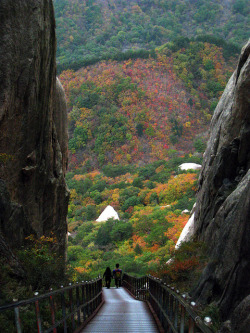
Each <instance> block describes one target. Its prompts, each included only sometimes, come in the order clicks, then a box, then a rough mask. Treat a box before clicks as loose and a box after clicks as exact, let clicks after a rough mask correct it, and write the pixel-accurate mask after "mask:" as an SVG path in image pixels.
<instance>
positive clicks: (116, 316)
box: [81, 288, 159, 333]
mask: <svg viewBox="0 0 250 333" xmlns="http://www.w3.org/2000/svg"><path fill="white" fill-rule="evenodd" d="M103 294H104V299H105V303H104V305H103V306H102V308H101V309H100V311H99V312H98V313H97V315H96V316H95V317H94V318H93V319H92V320H91V321H90V322H89V323H88V325H87V326H86V327H85V328H84V329H83V330H82V331H81V332H82V333H86V332H89V333H96V332H99V333H105V332H119V333H120V332H130V333H133V332H134V333H137V332H145V333H151V332H152V333H158V332H159V331H158V328H157V325H156V323H155V321H154V319H153V317H152V315H151V312H150V311H149V309H148V306H147V304H146V303H145V302H142V301H137V300H135V299H134V298H133V297H132V296H130V295H129V294H128V293H127V292H126V291H125V289H123V288H118V289H116V288H110V289H106V288H104V289H103Z"/></svg>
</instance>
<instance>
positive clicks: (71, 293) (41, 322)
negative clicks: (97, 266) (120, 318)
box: [0, 278, 103, 333]
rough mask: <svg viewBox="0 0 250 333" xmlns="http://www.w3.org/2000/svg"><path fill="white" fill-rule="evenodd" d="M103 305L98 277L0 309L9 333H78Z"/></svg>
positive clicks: (100, 280) (100, 281)
mask: <svg viewBox="0 0 250 333" xmlns="http://www.w3.org/2000/svg"><path fill="white" fill-rule="evenodd" d="M102 302H103V297H102V279H101V278H96V279H95V280H92V281H85V282H84V281H82V282H81V283H79V282H77V283H76V284H74V285H72V284H71V283H70V284H69V286H67V287H63V286H61V289H58V290H55V291H53V290H52V289H51V290H50V292H48V293H46V294H43V295H40V296H38V293H35V297H34V298H30V299H27V300H22V301H19V302H18V301H16V302H14V303H12V304H8V305H4V306H1V307H0V315H1V320H4V318H6V322H7V323H9V326H8V328H7V330H6V332H8V333H10V332H17V333H29V332H32V333H33V332H38V333H49V332H53V333H61V332H63V333H70V332H78V331H80V329H81V328H82V327H84V326H85V324H86V322H87V321H88V319H89V318H90V317H91V315H92V314H93V313H94V312H95V311H97V309H98V307H99V306H101V304H102ZM3 332H5V331H4V329H3V330H2V328H1V333H3Z"/></svg>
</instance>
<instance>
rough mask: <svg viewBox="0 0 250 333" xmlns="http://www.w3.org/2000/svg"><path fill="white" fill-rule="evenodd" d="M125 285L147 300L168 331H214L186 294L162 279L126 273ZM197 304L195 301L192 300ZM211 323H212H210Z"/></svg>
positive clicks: (209, 332)
mask: <svg viewBox="0 0 250 333" xmlns="http://www.w3.org/2000/svg"><path fill="white" fill-rule="evenodd" d="M123 286H124V287H125V288H126V289H128V290H129V291H130V292H131V293H132V294H133V295H134V296H135V297H136V298H138V299H141V300H147V301H148V302H149V303H150V305H151V307H152V308H153V310H154V312H155V314H156V315H157V317H158V319H159V320H160V322H161V325H162V327H163V328H164V331H165V332H167V333H184V331H185V329H187V328H188V332H189V333H199V332H200V333H212V331H211V329H210V328H209V327H208V326H207V325H206V324H205V323H204V321H203V320H202V319H201V318H200V316H199V315H198V314H197V313H196V311H195V310H194V309H193V307H192V306H191V305H189V304H188V303H187V301H186V295H184V294H183V295H182V296H181V295H180V293H179V291H178V290H176V291H175V289H174V287H170V286H169V285H166V283H163V282H162V280H160V279H158V278H155V277H152V276H143V277H140V278H136V277H133V276H131V275H128V274H126V273H124V275H123ZM191 304H193V305H194V306H195V303H194V302H191ZM209 324H210V325H211V323H209Z"/></svg>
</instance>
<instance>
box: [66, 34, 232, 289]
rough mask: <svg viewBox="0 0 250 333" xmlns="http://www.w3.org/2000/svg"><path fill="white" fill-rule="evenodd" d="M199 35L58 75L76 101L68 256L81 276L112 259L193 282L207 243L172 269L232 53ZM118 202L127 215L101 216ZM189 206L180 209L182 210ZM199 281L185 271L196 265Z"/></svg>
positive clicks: (73, 108) (131, 269)
mask: <svg viewBox="0 0 250 333" xmlns="http://www.w3.org/2000/svg"><path fill="white" fill-rule="evenodd" d="M223 52H224V49H223V48H221V47H218V46H216V45H214V44H210V43H206V42H201V41H199V42H198V41H196V42H186V43H185V47H181V48H180V47H178V45H177V43H175V42H173V43H171V44H165V45H163V46H162V47H160V48H159V49H158V50H157V52H156V56H155V57H154V58H149V59H136V60H135V59H134V60H127V61H120V62H118V61H111V60H110V61H102V62H100V63H98V64H95V65H91V66H88V67H85V68H82V69H80V70H78V71H77V72H74V71H72V70H68V71H64V72H62V74H61V75H60V79H61V81H62V84H63V86H64V88H65V93H66V97H67V100H68V105H69V131H70V140H69V149H70V159H69V170H70V172H68V174H67V184H68V186H69V188H70V190H71V199H70V205H69V215H68V219H69V231H70V233H72V237H69V248H68V259H69V263H70V265H71V267H72V271H73V272H74V274H75V278H82V277H86V276H87V277H94V276H95V274H96V273H97V272H98V273H100V274H101V273H102V271H103V270H104V269H105V267H107V266H109V265H111V266H112V263H113V262H114V261H118V260H119V262H120V264H121V265H122V266H123V268H124V269H125V270H126V271H127V272H130V273H133V274H144V273H146V272H149V271H150V272H151V273H152V274H156V275H157V276H161V277H166V276H167V275H169V276H171V279H172V280H171V281H172V282H174V281H175V280H178V279H183V281H185V283H186V285H187V283H191V284H193V282H194V280H195V277H196V273H197V272H198V271H200V270H201V268H202V267H203V264H204V261H205V259H204V257H203V253H202V251H201V252H199V250H198V249H199V248H202V245H201V244H198V243H194V244H191V245H190V244H188V253H189V254H190V253H191V254H190V256H189V255H188V256H187V255H185V251H186V250H187V248H186V249H184V250H183V249H181V250H180V254H179V259H178V260H179V261H178V260H177V263H174V264H173V266H169V267H166V265H165V263H166V261H167V260H168V259H169V258H170V256H171V255H172V254H173V251H174V245H175V243H176V242H177V240H178V237H179V235H180V233H181V231H182V229H183V227H184V226H185V224H186V223H187V221H188V219H189V214H186V213H187V211H185V212H183V211H184V210H188V211H189V212H190V211H191V209H192V207H193V204H194V202H195V192H196V190H197V186H196V184H197V177H198V173H197V171H196V172H195V171H181V170H180V169H179V168H178V166H179V165H181V164H182V163H185V162H191V163H201V162H202V153H203V152H204V150H205V147H206V141H207V138H208V125H209V122H210V119H211V117H212V114H213V110H214V108H215V107H216V105H217V102H218V100H219V97H220V96H221V93H222V91H223V89H224V87H225V85H226V82H227V80H228V78H229V77H230V76H231V74H232V72H233V67H234V66H235V63H236V58H235V57H230V58H229V59H227V60H225V58H224V56H223ZM108 205H111V206H112V207H114V208H115V209H116V211H117V212H118V214H119V216H120V221H113V220H110V221H108V222H106V223H105V222H103V223H96V222H95V220H96V219H97V218H98V216H99V215H100V214H101V212H102V211H103V210H104V209H105V207H107V206H108ZM182 212H183V213H182ZM193 271H196V273H195V274H194V279H192V278H191V279H190V281H191V282H188V278H189V277H190V276H191V274H192V272H193Z"/></svg>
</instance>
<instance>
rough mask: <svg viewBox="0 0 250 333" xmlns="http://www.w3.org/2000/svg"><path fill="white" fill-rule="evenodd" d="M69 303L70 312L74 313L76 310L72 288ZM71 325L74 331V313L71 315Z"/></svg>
mask: <svg viewBox="0 0 250 333" xmlns="http://www.w3.org/2000/svg"><path fill="white" fill-rule="evenodd" d="M69 305H70V312H71V313H72V312H73V311H74V305H73V291H72V288H71V289H70V290H69ZM71 327H72V330H73V331H74V329H75V319H74V314H73V313H72V315H71Z"/></svg>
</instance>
